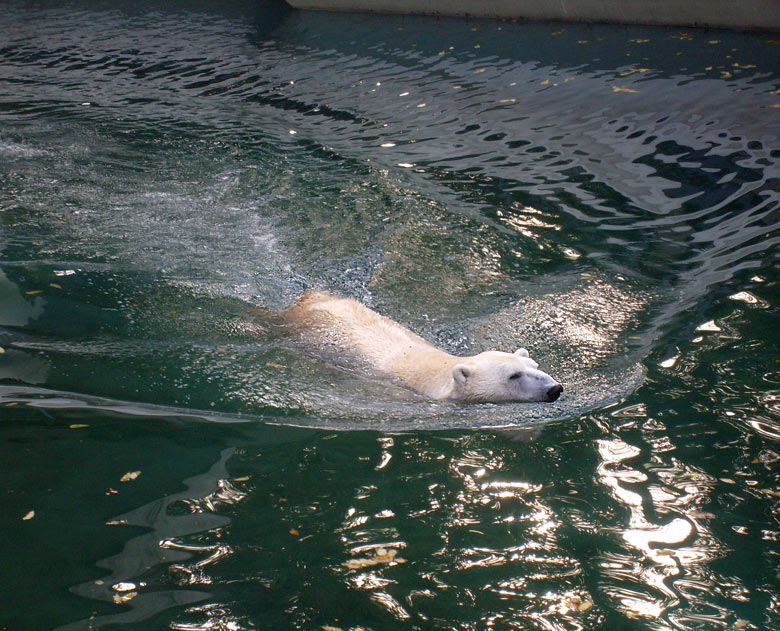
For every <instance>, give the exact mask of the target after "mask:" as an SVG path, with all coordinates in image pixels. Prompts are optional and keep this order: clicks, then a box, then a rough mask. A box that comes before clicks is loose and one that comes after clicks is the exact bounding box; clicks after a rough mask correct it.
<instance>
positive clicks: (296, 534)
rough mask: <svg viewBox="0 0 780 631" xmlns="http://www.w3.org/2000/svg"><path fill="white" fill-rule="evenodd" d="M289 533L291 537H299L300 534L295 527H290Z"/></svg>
mask: <svg viewBox="0 0 780 631" xmlns="http://www.w3.org/2000/svg"><path fill="white" fill-rule="evenodd" d="M290 534H291V535H292V536H293V537H299V536H300V535H301V533H300V532H299V531H298V530H296V529H295V528H290Z"/></svg>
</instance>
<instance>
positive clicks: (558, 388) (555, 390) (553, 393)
mask: <svg viewBox="0 0 780 631" xmlns="http://www.w3.org/2000/svg"><path fill="white" fill-rule="evenodd" d="M561 392H563V386H562V385H561V384H559V383H557V384H555V385H554V386H553V387H552V388H550V389H549V390H547V400H548V401H555V400H556V399H557V398H558V397H559V396H561Z"/></svg>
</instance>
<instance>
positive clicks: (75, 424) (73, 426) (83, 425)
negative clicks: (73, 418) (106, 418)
mask: <svg viewBox="0 0 780 631" xmlns="http://www.w3.org/2000/svg"><path fill="white" fill-rule="evenodd" d="M84 427H89V425H87V424H85V423H73V424H72V425H69V428H70V429H82V428H84Z"/></svg>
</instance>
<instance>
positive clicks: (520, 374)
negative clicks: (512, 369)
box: [509, 372, 523, 379]
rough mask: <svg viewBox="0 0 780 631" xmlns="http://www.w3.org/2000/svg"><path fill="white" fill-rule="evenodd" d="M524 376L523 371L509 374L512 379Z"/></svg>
mask: <svg viewBox="0 0 780 631" xmlns="http://www.w3.org/2000/svg"><path fill="white" fill-rule="evenodd" d="M522 376H523V373H521V372H516V373H515V374H514V375H509V378H510V379H520V377H522Z"/></svg>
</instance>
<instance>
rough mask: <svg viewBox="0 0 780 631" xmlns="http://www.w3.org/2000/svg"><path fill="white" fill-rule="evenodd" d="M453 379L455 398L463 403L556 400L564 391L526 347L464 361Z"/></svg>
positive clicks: (454, 371) (460, 363) (454, 373)
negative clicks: (542, 369) (530, 354)
mask: <svg viewBox="0 0 780 631" xmlns="http://www.w3.org/2000/svg"><path fill="white" fill-rule="evenodd" d="M452 378H453V379H454V380H455V384H454V390H453V393H452V394H453V396H452V398H454V399H458V400H461V401H490V402H499V401H555V400H556V399H557V398H558V397H559V396H561V392H563V386H562V385H561V384H560V383H558V382H557V381H556V380H555V379H553V378H552V377H550V375H548V374H547V373H546V372H542V371H541V370H539V364H537V363H536V362H535V361H534V360H533V359H531V358H530V357H529V355H528V351H527V350H525V349H524V348H519V349H517V350H516V351H515V352H514V353H502V352H500V351H487V352H486V353H480V354H479V355H474V356H473V357H466V358H463V360H462V361H461V362H459V363H458V364H456V365H455V366H454V367H453V368H452Z"/></svg>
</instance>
